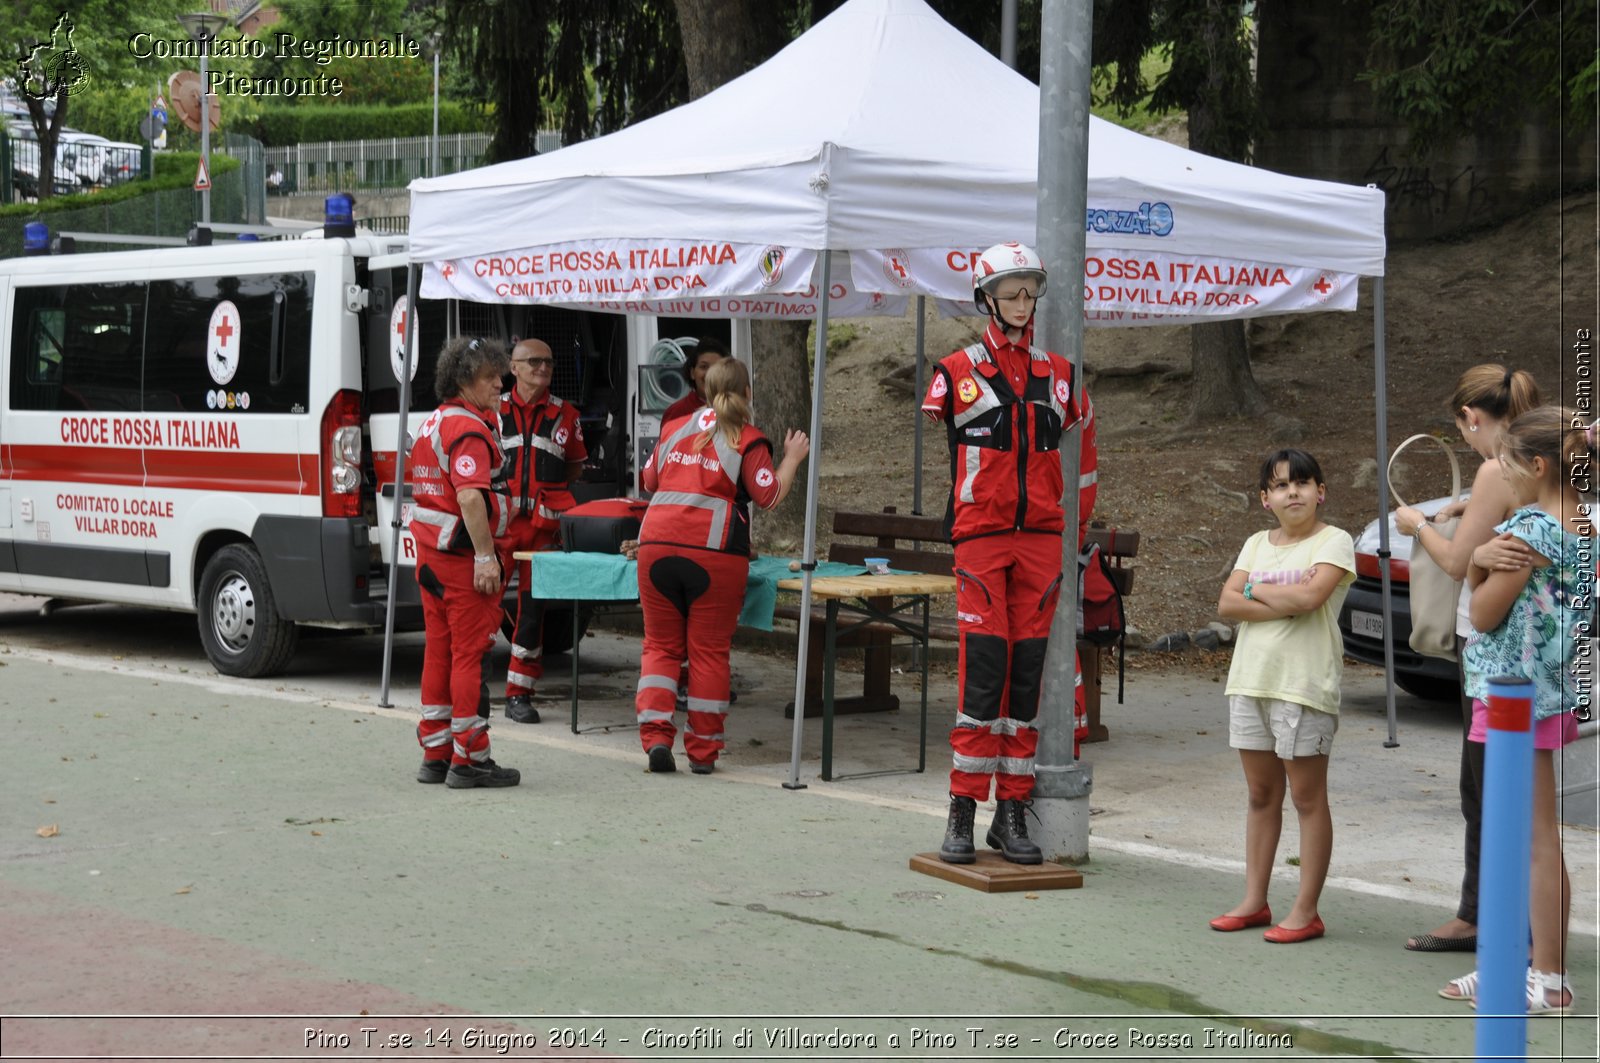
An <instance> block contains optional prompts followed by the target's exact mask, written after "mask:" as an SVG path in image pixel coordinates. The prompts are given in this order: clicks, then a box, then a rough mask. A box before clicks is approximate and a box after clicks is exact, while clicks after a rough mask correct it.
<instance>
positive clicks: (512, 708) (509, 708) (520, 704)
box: [506, 694, 539, 723]
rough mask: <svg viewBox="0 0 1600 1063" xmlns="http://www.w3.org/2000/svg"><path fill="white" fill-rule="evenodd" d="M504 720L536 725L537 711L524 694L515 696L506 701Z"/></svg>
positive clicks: (531, 701) (530, 699) (537, 719)
mask: <svg viewBox="0 0 1600 1063" xmlns="http://www.w3.org/2000/svg"><path fill="white" fill-rule="evenodd" d="M506 719H508V720H510V721H511V722H513V723H538V722H539V710H538V709H536V708H534V707H533V699H532V698H530V697H528V696H527V695H526V694H515V695H513V696H511V697H509V698H507V699H506Z"/></svg>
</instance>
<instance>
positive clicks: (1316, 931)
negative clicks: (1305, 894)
mask: <svg viewBox="0 0 1600 1063" xmlns="http://www.w3.org/2000/svg"><path fill="white" fill-rule="evenodd" d="M1327 932H1328V928H1327V927H1325V926H1323V925H1322V917H1321V916H1320V915H1319V916H1317V917H1316V918H1315V919H1313V920H1311V922H1309V923H1307V924H1306V925H1305V926H1303V927H1300V928H1299V929H1297V930H1290V929H1289V928H1288V927H1284V926H1275V927H1273V928H1272V929H1271V930H1268V931H1267V932H1266V933H1264V934H1262V935H1261V936H1262V938H1264V939H1265V940H1267V941H1270V942H1272V943H1273V944H1274V945H1297V944H1299V943H1300V942H1302V941H1310V940H1311V939H1312V938H1319V937H1321V936H1322V935H1323V934H1325V933H1327Z"/></svg>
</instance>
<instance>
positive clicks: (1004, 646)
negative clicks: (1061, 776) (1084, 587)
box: [922, 243, 1095, 864]
mask: <svg viewBox="0 0 1600 1063" xmlns="http://www.w3.org/2000/svg"><path fill="white" fill-rule="evenodd" d="M1045 279H1046V275H1045V269H1044V264H1043V263H1042V262H1041V261H1040V260H1039V256H1038V255H1036V254H1035V253H1034V252H1033V251H1032V250H1031V249H1030V248H1028V247H1025V246H1023V245H1021V244H1016V243H1009V244H997V245H996V246H994V247H991V248H990V249H989V250H987V251H985V252H984V253H983V254H982V255H980V256H979V258H978V261H977V265H976V267H975V269H974V271H973V297H974V299H975V301H976V302H977V305H978V309H979V310H981V311H983V312H984V313H986V314H988V315H989V316H990V322H989V327H988V329H987V330H985V332H984V335H983V338H982V340H981V341H980V342H978V343H975V344H973V345H972V346H971V347H968V348H967V349H966V350H962V351H957V352H956V353H954V354H952V355H950V356H949V357H947V358H945V359H944V360H943V361H942V362H940V363H939V367H938V369H937V370H936V371H935V373H934V377H933V380H932V381H931V382H930V383H929V386H928V393H927V396H926V398H924V400H923V403H922V409H923V411H924V412H925V413H927V415H928V416H929V417H931V418H933V419H934V420H942V421H944V422H945V426H946V429H947V431H948V435H949V442H950V466H951V469H950V471H951V477H950V479H951V499H950V507H949V510H948V511H947V514H946V523H947V525H949V527H950V531H951V538H950V541H951V544H952V546H953V549H954V553H955V575H956V580H957V590H956V616H957V620H958V622H959V623H960V628H961V642H960V651H959V665H958V668H959V672H960V675H959V687H960V708H959V710H958V713H957V718H956V726H955V728H954V729H953V730H952V731H951V732H950V745H951V749H952V751H953V753H954V766H953V768H952V769H951V772H950V817H949V823H948V827H947V829H946V832H945V839H944V843H943V845H942V846H941V847H940V850H939V857H940V859H941V860H944V861H946V862H947V863H953V864H966V863H972V862H973V861H974V860H975V859H976V858H977V856H976V851H975V848H974V846H973V841H972V837H973V818H974V816H975V813H976V805H977V802H979V801H987V800H988V799H989V791H990V782H991V780H993V785H994V796H995V801H996V808H995V816H994V822H993V823H992V824H991V825H990V827H989V830H988V833H987V835H986V841H987V842H988V844H989V845H990V846H991V847H993V848H996V849H999V850H1000V852H1001V855H1002V856H1004V857H1005V859H1007V860H1009V861H1012V862H1013V863H1019V864H1037V863H1040V862H1042V860H1043V854H1042V852H1041V851H1040V849H1039V846H1038V845H1037V844H1035V843H1034V842H1033V841H1032V840H1031V839H1029V838H1028V831H1027V824H1026V822H1025V820H1024V813H1025V811H1026V809H1027V806H1028V803H1029V799H1030V797H1031V796H1032V794H1033V757H1034V751H1035V749H1036V748H1037V747H1038V739H1039V732H1038V729H1037V725H1036V723H1035V720H1036V718H1037V716H1038V709H1039V694H1040V686H1041V683H1042V681H1043V668H1044V658H1045V649H1046V646H1047V644H1048V642H1049V635H1050V624H1051V621H1052V620H1053V619H1054V616H1055V607H1056V599H1057V597H1058V596H1059V594H1060V592H1061V587H1062V583H1063V580H1062V571H1061V534H1062V531H1063V528H1064V526H1065V517H1064V514H1063V512H1062V507H1061V497H1062V492H1063V488H1064V485H1063V483H1062V476H1061V459H1060V442H1061V438H1062V436H1063V435H1064V434H1065V432H1066V431H1067V430H1068V429H1070V428H1071V427H1072V426H1073V425H1074V424H1076V423H1077V422H1078V421H1079V420H1080V419H1082V418H1083V417H1084V416H1085V413H1086V411H1087V408H1088V406H1087V400H1086V399H1085V398H1084V397H1083V396H1082V395H1081V393H1080V390H1079V388H1078V386H1077V381H1075V380H1074V379H1073V374H1072V365H1071V363H1070V362H1068V361H1067V360H1066V359H1065V358H1062V357H1061V356H1060V355H1057V354H1053V353H1050V352H1048V351H1042V350H1039V349H1037V348H1034V347H1032V345H1031V340H1032V333H1033V311H1034V307H1035V306H1036V305H1037V301H1038V298H1039V296H1040V295H1042V294H1043V293H1044V287H1045ZM1085 439H1086V440H1087V442H1086V444H1085V445H1086V448H1087V449H1088V450H1089V451H1090V457H1089V460H1087V461H1084V462H1083V468H1084V475H1083V476H1082V477H1081V478H1080V482H1079V487H1080V506H1082V502H1083V498H1082V494H1083V493H1085V492H1087V493H1088V495H1089V499H1088V502H1089V505H1088V506H1083V507H1082V509H1083V512H1082V514H1081V517H1082V521H1083V522H1084V523H1087V521H1088V512H1089V509H1090V508H1092V506H1093V483H1094V479H1093V476H1094V470H1095V463H1094V460H1093V457H1092V450H1093V440H1092V436H1089V435H1086V436H1085ZM1067 586H1068V587H1069V588H1070V587H1071V584H1070V583H1068V584H1067ZM1078 681H1079V683H1081V682H1082V679H1081V675H1080V678H1079V680H1078ZM1077 700H1078V702H1079V712H1080V713H1081V701H1082V693H1081V690H1080V691H1079V692H1078V696H1077Z"/></svg>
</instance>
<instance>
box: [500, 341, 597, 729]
mask: <svg viewBox="0 0 1600 1063" xmlns="http://www.w3.org/2000/svg"><path fill="white" fill-rule="evenodd" d="M555 365H556V363H555V359H554V357H552V356H551V353H550V347H549V345H548V344H546V343H545V342H544V341H543V340H533V339H528V340H523V341H522V342H520V343H518V344H517V345H516V347H514V348H512V351H511V375H512V377H513V378H514V379H515V380H516V386H515V387H513V388H512V389H511V390H510V391H508V392H506V393H505V394H504V395H501V396H500V442H501V445H502V446H503V447H504V448H505V453H506V490H507V491H508V492H509V493H510V495H511V514H512V515H511V535H510V539H511V544H510V549H511V550H513V551H519V550H553V549H555V547H556V546H557V544H558V540H559V538H560V531H561V511H562V510H565V509H570V508H572V492H571V491H570V490H568V488H567V484H569V483H571V482H572V481H573V480H576V479H577V478H578V475H579V473H581V472H582V471H583V462H584V459H586V458H587V457H588V456H589V452H588V451H587V450H586V449H585V448H584V445H583V433H582V432H581V431H580V430H579V427H578V408H577V407H576V406H574V405H572V403H570V402H565V401H563V400H562V399H561V398H560V397H559V396H556V395H553V394H551V392H550V379H551V377H552V376H553V375H554V374H555ZM518 564H519V567H518V569H517V604H516V614H515V615H514V616H512V617H510V619H511V620H512V633H511V660H510V663H509V664H508V665H507V667H506V719H508V720H513V721H515V722H517V723H538V722H539V710H538V709H536V708H534V707H533V700H532V696H533V685H534V683H535V682H537V681H538V680H539V679H540V678H541V677H542V676H543V675H544V661H543V654H544V602H543V601H541V600H540V599H538V598H535V597H533V595H532V593H531V591H532V587H531V586H530V570H531V569H532V567H533V566H532V563H531V562H528V561H522V562H519V563H518Z"/></svg>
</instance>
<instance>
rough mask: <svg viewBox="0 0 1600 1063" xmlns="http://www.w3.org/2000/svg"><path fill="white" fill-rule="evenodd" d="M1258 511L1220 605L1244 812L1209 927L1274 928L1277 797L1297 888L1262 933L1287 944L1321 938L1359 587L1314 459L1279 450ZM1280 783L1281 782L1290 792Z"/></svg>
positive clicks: (1265, 473)
mask: <svg viewBox="0 0 1600 1063" xmlns="http://www.w3.org/2000/svg"><path fill="white" fill-rule="evenodd" d="M1260 489H1261V508H1262V509H1265V510H1266V511H1267V512H1269V513H1271V514H1272V515H1273V516H1274V517H1275V518H1277V521H1278V526H1277V527H1276V528H1273V529H1271V530H1269V531H1261V532H1257V533H1256V534H1254V535H1252V536H1251V537H1250V539H1249V540H1248V541H1247V542H1246V543H1245V544H1244V549H1242V550H1240V551H1239V559H1238V561H1236V562H1235V563H1234V566H1233V572H1232V574H1231V575H1229V577H1228V582H1227V583H1225V584H1224V585H1223V587H1222V596H1221V597H1220V598H1219V599H1218V600H1217V612H1218V613H1219V614H1220V615H1221V616H1222V617H1223V619H1225V620H1236V621H1238V622H1239V632H1238V637H1237V639H1236V640H1235V643H1234V650H1233V664H1232V666H1231V667H1230V668H1229V669H1228V687H1227V695H1228V712H1229V719H1228V744H1229V745H1230V746H1232V747H1233V748H1234V749H1237V750H1238V751H1239V762H1240V764H1241V766H1242V767H1243V768H1244V779H1245V783H1246V785H1247V786H1248V787H1249V794H1250V799H1249V805H1248V810H1247V812H1246V814H1245V827H1244V887H1245V888H1244V899H1243V900H1241V901H1240V902H1239V903H1238V904H1236V905H1234V906H1233V907H1232V908H1230V909H1229V910H1228V912H1227V913H1226V914H1224V915H1220V916H1218V917H1217V918H1215V919H1213V920H1211V928H1212V929H1213V930H1221V931H1234V930H1244V929H1246V928H1248V927H1255V926H1269V924H1271V923H1272V909H1271V908H1270V907H1269V906H1268V904H1267V886H1268V884H1269V883H1270V882H1271V879H1272V867H1273V863H1274V861H1275V860H1276V859H1277V852H1278V837H1279V835H1280V834H1281V833H1282V830H1283V798H1284V790H1285V789H1286V788H1287V789H1288V791H1289V792H1290V793H1291V794H1292V795H1293V797H1294V807H1295V811H1296V813H1297V814H1298V815H1299V817H1300V892H1299V894H1297V895H1296V897H1295V901H1294V907H1293V908H1291V909H1290V910H1289V915H1288V917H1287V918H1286V919H1284V920H1283V921H1282V922H1281V923H1279V924H1278V925H1276V926H1270V927H1269V929H1268V930H1267V931H1266V932H1265V933H1263V934H1262V937H1264V938H1265V939H1266V940H1267V941H1271V942H1276V943H1279V944H1293V943H1295V942H1300V941H1310V940H1311V939H1312V938H1319V937H1321V936H1322V935H1323V933H1324V932H1325V928H1324V927H1323V924H1322V919H1321V917H1320V916H1319V915H1318V914H1317V900H1318V898H1319V897H1321V895H1322V884H1323V881H1324V880H1325V879H1326V878H1327V877H1328V862H1329V860H1330V859H1331V858H1332V856H1333V817H1332V816H1331V815H1330V814H1329V812H1328V753H1329V751H1330V750H1331V749H1332V748H1333V736H1334V732H1336V731H1337V730H1338V729H1339V683H1340V680H1341V678H1342V676H1343V673H1344V647H1343V644H1342V643H1341V641H1340V638H1339V625H1338V617H1339V606H1340V605H1342V604H1343V603H1344V596H1345V594H1346V592H1348V591H1349V589H1350V584H1351V583H1353V582H1355V578H1356V573H1355V567H1356V553H1355V543H1354V542H1353V541H1352V540H1351V538H1350V535H1349V533H1348V532H1344V531H1341V530H1340V529H1338V528H1335V527H1333V526H1331V525H1328V524H1324V523H1323V521H1322V517H1321V510H1320V507H1321V505H1322V504H1323V502H1324V501H1325V500H1326V499H1327V492H1328V487H1327V482H1326V481H1325V480H1324V479H1323V476H1322V467H1321V466H1320V465H1318V464H1317V459H1316V458H1314V457H1312V456H1311V455H1310V454H1307V453H1306V452H1305V451H1303V450H1295V449H1286V450H1279V451H1277V452H1275V453H1273V454H1271V455H1270V456H1268V458H1267V460H1266V461H1265V462H1263V463H1262V465H1261V477H1260ZM1286 784H1287V786H1286Z"/></svg>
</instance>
